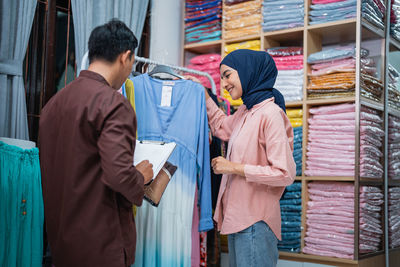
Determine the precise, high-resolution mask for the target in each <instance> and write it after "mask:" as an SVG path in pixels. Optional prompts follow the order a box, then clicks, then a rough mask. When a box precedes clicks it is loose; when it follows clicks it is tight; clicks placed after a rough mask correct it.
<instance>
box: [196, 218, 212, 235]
mask: <svg viewBox="0 0 400 267" xmlns="http://www.w3.org/2000/svg"><path fill="white" fill-rule="evenodd" d="M212 229H214V223H213V220H212V219H211V218H205V219H200V221H199V232H207V231H210V230H212Z"/></svg>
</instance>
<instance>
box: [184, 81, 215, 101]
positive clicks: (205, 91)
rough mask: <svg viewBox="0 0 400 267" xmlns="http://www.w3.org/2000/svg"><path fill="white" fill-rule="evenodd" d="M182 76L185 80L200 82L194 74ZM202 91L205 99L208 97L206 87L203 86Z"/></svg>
mask: <svg viewBox="0 0 400 267" xmlns="http://www.w3.org/2000/svg"><path fill="white" fill-rule="evenodd" d="M183 78H185V79H186V80H191V81H194V82H196V83H199V84H201V82H200V80H199V79H198V78H196V77H194V76H191V75H185V76H183ZM203 87H204V86H203ZM204 93H205V94H206V100H207V99H208V98H209V97H210V95H209V94H208V92H207V89H206V88H205V87H204Z"/></svg>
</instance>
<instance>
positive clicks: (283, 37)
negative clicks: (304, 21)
mask: <svg viewBox="0 0 400 267" xmlns="http://www.w3.org/2000/svg"><path fill="white" fill-rule="evenodd" d="M303 32H304V27H298V28H292V29H285V30H279V31H273V32H264V48H269V47H276V46H301V47H303V36H304V35H303Z"/></svg>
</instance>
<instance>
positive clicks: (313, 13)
mask: <svg viewBox="0 0 400 267" xmlns="http://www.w3.org/2000/svg"><path fill="white" fill-rule="evenodd" d="M356 15H357V0H312V5H311V10H310V12H309V16H310V24H311V25H312V24H318V23H325V22H330V21H337V20H343V19H351V18H355V17H356Z"/></svg>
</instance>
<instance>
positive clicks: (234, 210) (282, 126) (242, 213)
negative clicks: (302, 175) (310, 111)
mask: <svg viewBox="0 0 400 267" xmlns="http://www.w3.org/2000/svg"><path fill="white" fill-rule="evenodd" d="M273 100H274V99H273V98H270V99H267V100H265V101H263V102H261V103H259V104H257V105H255V106H254V107H253V108H252V109H250V110H247V108H246V106H245V105H242V106H241V107H239V109H238V110H237V111H236V112H235V114H234V115H232V116H229V117H228V116H226V115H225V114H224V113H223V112H222V111H221V110H220V109H219V108H218V107H217V105H216V104H215V103H214V102H213V100H212V99H211V98H209V99H208V100H207V103H206V106H207V115H208V120H209V124H210V128H211V131H212V133H213V135H214V136H217V137H218V138H220V139H221V140H224V141H228V140H229V144H228V151H227V159H228V160H229V161H232V162H237V163H241V164H244V165H245V167H244V172H245V177H242V176H239V175H227V174H224V175H223V176H222V182H221V187H220V191H219V194H218V202H217V207H216V210H215V215H214V220H215V221H216V222H217V223H218V230H219V231H221V233H222V234H231V233H237V232H240V231H242V230H244V229H246V228H248V227H249V226H251V225H253V224H254V223H256V222H258V221H264V222H266V223H267V224H268V226H269V227H270V228H271V230H272V231H273V232H274V233H275V235H276V236H277V238H279V239H281V214H280V206H279V199H280V198H281V196H282V193H283V191H284V189H285V186H287V185H290V184H291V183H293V180H294V177H295V175H296V165H295V162H294V159H293V129H292V126H291V124H290V122H289V119H288V118H287V116H286V114H285V113H284V112H283V110H282V109H281V108H280V107H279V106H278V105H276V104H275V103H274V101H273Z"/></svg>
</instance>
